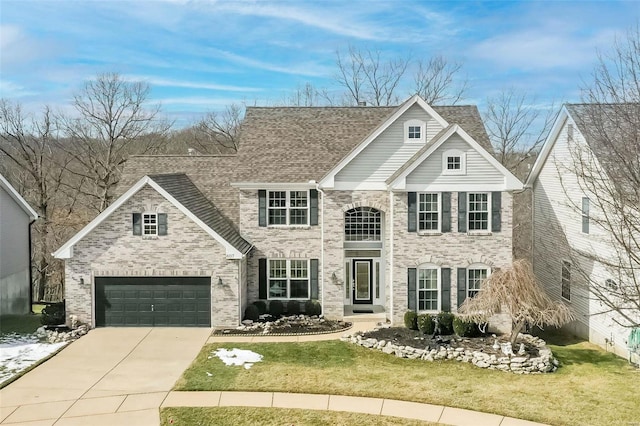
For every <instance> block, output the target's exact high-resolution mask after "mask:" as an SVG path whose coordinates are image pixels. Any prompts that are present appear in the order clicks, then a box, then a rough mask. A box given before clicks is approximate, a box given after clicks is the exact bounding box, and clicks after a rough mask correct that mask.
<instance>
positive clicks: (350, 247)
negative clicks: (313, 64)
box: [55, 96, 522, 326]
mask: <svg viewBox="0 0 640 426" xmlns="http://www.w3.org/2000/svg"><path fill="white" fill-rule="evenodd" d="M490 152H491V146H490V143H489V139H488V136H487V134H486V131H485V129H484V125H483V123H482V121H481V119H480V116H479V113H478V111H477V108H475V107H473V106H446V107H431V106H430V105H427V104H426V103H425V102H424V101H423V100H422V99H421V98H420V97H418V96H414V97H412V98H410V99H408V100H407V101H406V102H404V103H403V104H402V105H400V106H397V107H367V106H359V107H273V108H271V107H250V108H247V111H246V115H245V119H244V122H243V124H242V128H241V131H240V149H239V151H238V153H237V155H235V156H204V155H203V156H140V157H133V158H131V159H130V160H129V162H128V163H127V168H126V170H125V173H124V176H123V178H122V181H121V187H122V188H123V190H125V189H126V192H124V193H123V194H122V196H121V197H120V198H119V199H118V200H117V201H116V202H115V203H114V204H113V205H112V206H110V207H109V208H108V209H107V210H106V211H104V212H103V213H102V214H101V215H100V216H98V217H97V218H96V219H95V220H94V221H93V222H91V223H90V224H89V225H88V226H87V227H86V228H84V229H83V230H82V231H80V233H79V234H77V235H76V236H74V237H73V238H72V239H71V240H70V241H69V242H67V243H66V244H65V245H64V246H63V247H62V248H61V249H60V250H58V251H57V252H56V253H55V255H56V257H58V258H63V259H65V260H66V267H65V268H66V284H65V292H66V299H67V312H68V313H70V314H75V315H78V316H79V318H80V319H81V320H83V321H86V322H88V323H90V324H92V325H94V326H102V325H136V324H141V325H142V324H156V325H157V324H159V323H158V322H154V321H156V320H157V319H158V318H164V319H162V320H161V321H160V323H161V324H181V325H212V326H229V325H237V324H238V323H239V321H240V320H241V319H242V316H243V312H244V309H245V307H246V306H247V304H248V303H252V302H253V301H256V300H264V301H266V302H270V301H273V300H282V301H284V302H285V305H286V303H287V302H289V301H291V300H293V301H298V302H299V303H300V304H302V303H303V302H304V301H305V300H308V299H317V300H318V301H319V303H320V304H321V305H322V310H323V313H324V314H325V315H326V316H327V317H330V318H343V317H344V316H345V315H350V314H351V313H353V312H358V311H366V312H376V313H379V314H380V315H381V316H382V317H383V318H387V319H389V320H390V321H391V322H392V323H394V324H401V323H402V318H403V315H404V313H405V312H406V311H407V310H408V309H414V310H418V311H420V312H431V313H437V312H440V311H455V310H456V308H457V306H458V305H459V304H460V303H461V302H462V301H463V300H464V299H465V298H466V297H470V296H473V295H475V294H476V293H477V292H478V291H481V288H480V282H481V281H482V279H483V278H485V277H486V276H488V275H489V274H490V273H491V270H492V269H493V268H499V267H505V266H507V265H509V264H510V263H511V260H512V254H511V251H512V202H511V199H512V196H511V192H512V191H516V190H521V189H522V183H521V182H520V181H518V179H516V178H515V177H514V176H513V175H512V174H511V173H509V172H508V171H507V170H506V169H505V168H504V167H502V166H501V165H500V164H499V163H498V162H497V161H496V159H495V158H494V157H493V156H492V155H491V154H490ZM205 216H206V217H208V218H209V220H205ZM181 289H187V290H188V291H186V290H185V292H182V293H181ZM198 291H201V292H200V293H198ZM167 298H171V303H165V302H164V301H165V300H167ZM174 299H179V301H176V300H174ZM198 302H202V303H201V304H199V303H198ZM200 309H202V310H201V311H200ZM167 310H173V311H172V313H171V314H170V315H169V314H160V313H159V311H161V312H165V311H167ZM193 310H197V311H198V315H199V314H202V317H201V318H202V322H197V321H196V322H193V321H191V320H189V321H182V320H180V318H182V317H189V318H191V317H193V316H194V315H196V314H193V315H192V314H191V313H190V312H192V311H193ZM170 316H173V317H174V319H173V320H169V319H168V318H169V317H170ZM181 321H182V322H181Z"/></svg>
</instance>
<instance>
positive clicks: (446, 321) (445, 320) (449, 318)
mask: <svg viewBox="0 0 640 426" xmlns="http://www.w3.org/2000/svg"><path fill="white" fill-rule="evenodd" d="M438 324H439V325H440V334H442V335H443V336H447V335H449V334H453V314H452V313H451V312H440V313H439V314H438Z"/></svg>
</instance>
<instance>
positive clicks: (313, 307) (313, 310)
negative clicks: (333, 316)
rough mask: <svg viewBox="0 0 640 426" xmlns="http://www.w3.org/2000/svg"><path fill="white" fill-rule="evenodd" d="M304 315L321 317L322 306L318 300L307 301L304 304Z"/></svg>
mask: <svg viewBox="0 0 640 426" xmlns="http://www.w3.org/2000/svg"><path fill="white" fill-rule="evenodd" d="M304 313H305V314H307V315H308V316H310V317H313V316H320V314H322V306H320V302H318V301H317V300H311V299H309V300H307V301H306V302H304Z"/></svg>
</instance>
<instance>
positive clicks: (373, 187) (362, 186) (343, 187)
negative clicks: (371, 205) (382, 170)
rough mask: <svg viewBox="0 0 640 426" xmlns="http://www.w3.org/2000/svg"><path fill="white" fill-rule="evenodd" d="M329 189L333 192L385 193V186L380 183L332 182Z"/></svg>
mask: <svg viewBox="0 0 640 426" xmlns="http://www.w3.org/2000/svg"><path fill="white" fill-rule="evenodd" d="M331 189H333V190H335V191H386V190H387V189H388V188H387V184H386V183H384V181H381V182H367V181H364V182H334V184H333V186H332V187H331Z"/></svg>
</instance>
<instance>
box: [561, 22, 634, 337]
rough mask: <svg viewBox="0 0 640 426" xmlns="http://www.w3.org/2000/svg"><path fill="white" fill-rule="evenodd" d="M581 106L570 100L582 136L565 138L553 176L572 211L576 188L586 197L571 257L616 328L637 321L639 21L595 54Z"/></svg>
mask: <svg viewBox="0 0 640 426" xmlns="http://www.w3.org/2000/svg"><path fill="white" fill-rule="evenodd" d="M582 98H583V101H584V102H585V103H584V104H581V105H573V106H570V108H571V112H572V117H573V118H574V119H575V121H576V125H577V127H578V129H579V130H580V132H581V133H582V135H583V136H584V140H582V139H578V138H569V139H570V140H569V141H568V145H569V152H570V156H571V158H570V160H571V161H570V162H568V165H566V166H564V168H562V165H559V166H558V167H559V170H558V174H559V176H560V177H561V183H562V187H563V189H564V191H565V194H566V195H567V199H568V200H569V204H570V207H571V208H572V209H574V211H576V214H581V215H582V216H583V217H584V216H585V207H584V206H582V205H580V204H581V203H580V200H581V199H580V198H577V199H576V198H575V197H572V196H573V195H575V193H576V186H577V190H578V191H579V193H581V195H582V196H584V197H587V198H588V206H587V208H588V211H587V212H586V221H587V226H589V227H590V229H589V230H588V232H589V243H588V244H587V245H584V244H583V245H581V246H574V247H573V250H572V252H571V255H572V263H573V265H575V267H576V268H577V272H578V274H579V275H580V277H581V281H582V282H583V283H584V284H585V286H586V288H585V291H584V293H585V294H587V295H588V296H587V297H589V298H590V299H595V300H596V301H597V302H598V305H599V306H600V308H599V309H600V310H599V312H597V313H598V314H610V315H611V319H612V320H613V321H614V322H616V323H618V324H619V325H620V326H622V327H640V27H639V26H636V27H635V28H633V29H631V30H629V31H628V32H627V33H626V35H625V37H623V38H620V39H617V40H616V42H615V44H614V45H613V48H612V49H611V50H610V51H608V52H606V53H602V54H599V55H598V63H597V65H596V67H595V69H594V71H593V73H592V81H591V82H589V83H585V84H584V86H583V88H582Z"/></svg>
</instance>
